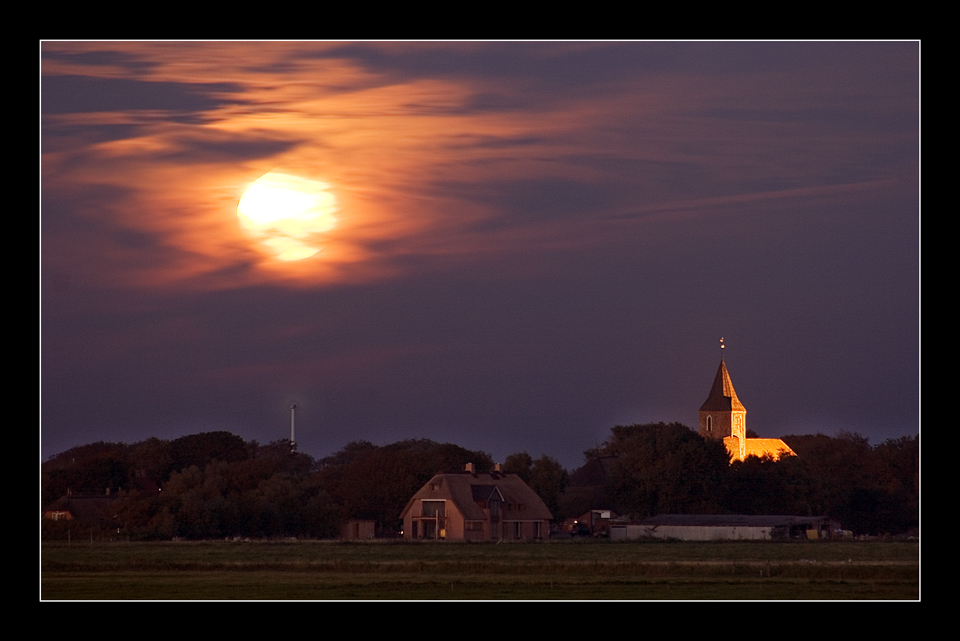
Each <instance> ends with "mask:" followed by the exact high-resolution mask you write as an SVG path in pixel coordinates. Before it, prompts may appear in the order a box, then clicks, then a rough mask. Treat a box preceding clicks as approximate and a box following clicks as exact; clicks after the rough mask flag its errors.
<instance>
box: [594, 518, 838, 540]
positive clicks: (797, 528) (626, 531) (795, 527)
mask: <svg viewBox="0 0 960 641" xmlns="http://www.w3.org/2000/svg"><path fill="white" fill-rule="evenodd" d="M841 536H843V531H842V530H841V529H840V523H838V522H837V521H835V520H833V519H830V518H827V517H825V516H786V515H776V514H774V515H757V516H749V515H744V514H660V515H658V516H654V517H651V518H649V519H644V520H643V521H641V522H640V523H616V522H612V523H611V524H610V538H611V539H612V540H625V539H641V538H653V539H679V540H683V541H720V540H765V539H788V538H790V539H795V538H802V539H827V538H835V537H841Z"/></svg>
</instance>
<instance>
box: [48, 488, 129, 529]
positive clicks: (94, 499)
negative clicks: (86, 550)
mask: <svg viewBox="0 0 960 641" xmlns="http://www.w3.org/2000/svg"><path fill="white" fill-rule="evenodd" d="M114 498H115V497H113V496H110V495H108V494H99V495H95V496H80V495H74V494H67V495H66V496H64V497H61V498H59V499H57V500H56V501H54V502H53V503H52V504H51V505H49V506H47V507H46V508H45V509H44V510H43V514H42V517H43V518H45V519H49V520H51V521H77V522H79V523H82V524H84V525H86V526H96V527H108V528H114V527H117V526H118V525H119V523H118V522H117V520H116V517H115V515H113V513H112V511H111V507H112V506H113V500H114Z"/></svg>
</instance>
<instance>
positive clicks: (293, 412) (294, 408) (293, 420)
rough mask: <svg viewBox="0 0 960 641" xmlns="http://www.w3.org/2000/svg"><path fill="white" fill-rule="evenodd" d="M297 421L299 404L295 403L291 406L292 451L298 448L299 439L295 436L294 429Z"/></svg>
mask: <svg viewBox="0 0 960 641" xmlns="http://www.w3.org/2000/svg"><path fill="white" fill-rule="evenodd" d="M296 423H297V404H296V403H294V404H293V405H291V406H290V451H291V452H294V451H296V449H297V440H296V438H295V437H294V429H295V428H296Z"/></svg>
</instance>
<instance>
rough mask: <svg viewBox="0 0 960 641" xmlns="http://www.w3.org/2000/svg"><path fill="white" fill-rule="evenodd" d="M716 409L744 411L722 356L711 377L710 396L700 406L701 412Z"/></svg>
mask: <svg viewBox="0 0 960 641" xmlns="http://www.w3.org/2000/svg"><path fill="white" fill-rule="evenodd" d="M717 410H720V411H724V410H737V411H738V412H745V411H746V408H745V407H744V406H743V403H741V402H740V399H739V398H737V392H736V391H735V390H734V389H733V381H731V380H730V372H728V371H727V364H726V363H724V362H723V359H722V358H721V359H720V367H719V368H718V369H717V375H716V376H715V377H714V379H713V387H711V388H710V396H708V397H707V400H706V401H704V403H703V406H701V407H700V411H701V412H713V411H717Z"/></svg>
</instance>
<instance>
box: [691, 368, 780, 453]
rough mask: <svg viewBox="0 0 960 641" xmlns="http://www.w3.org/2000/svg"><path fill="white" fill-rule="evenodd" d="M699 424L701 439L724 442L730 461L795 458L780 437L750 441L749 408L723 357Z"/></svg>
mask: <svg viewBox="0 0 960 641" xmlns="http://www.w3.org/2000/svg"><path fill="white" fill-rule="evenodd" d="M699 425H700V436H702V437H704V438H712V439H723V444H724V445H725V446H726V448H727V451H728V452H729V453H730V459H731V461H743V460H746V458H747V457H748V456H756V457H763V456H770V457H771V458H773V459H774V460H779V459H780V458H781V457H784V456H796V453H795V452H794V451H793V450H792V449H790V446H789V445H787V444H786V443H784V442H783V441H782V440H780V439H778V438H747V409H746V408H745V407H744V406H743V403H741V402H740V399H739V398H737V392H736V390H734V389H733V381H731V380H730V372H728V371H727V364H726V363H724V362H723V357H721V358H720V367H719V369H717V375H716V376H715V377H714V379H713V386H712V387H711V388H710V395H709V396H708V397H707V400H706V401H704V403H703V405H702V406H701V407H700V420H699Z"/></svg>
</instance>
